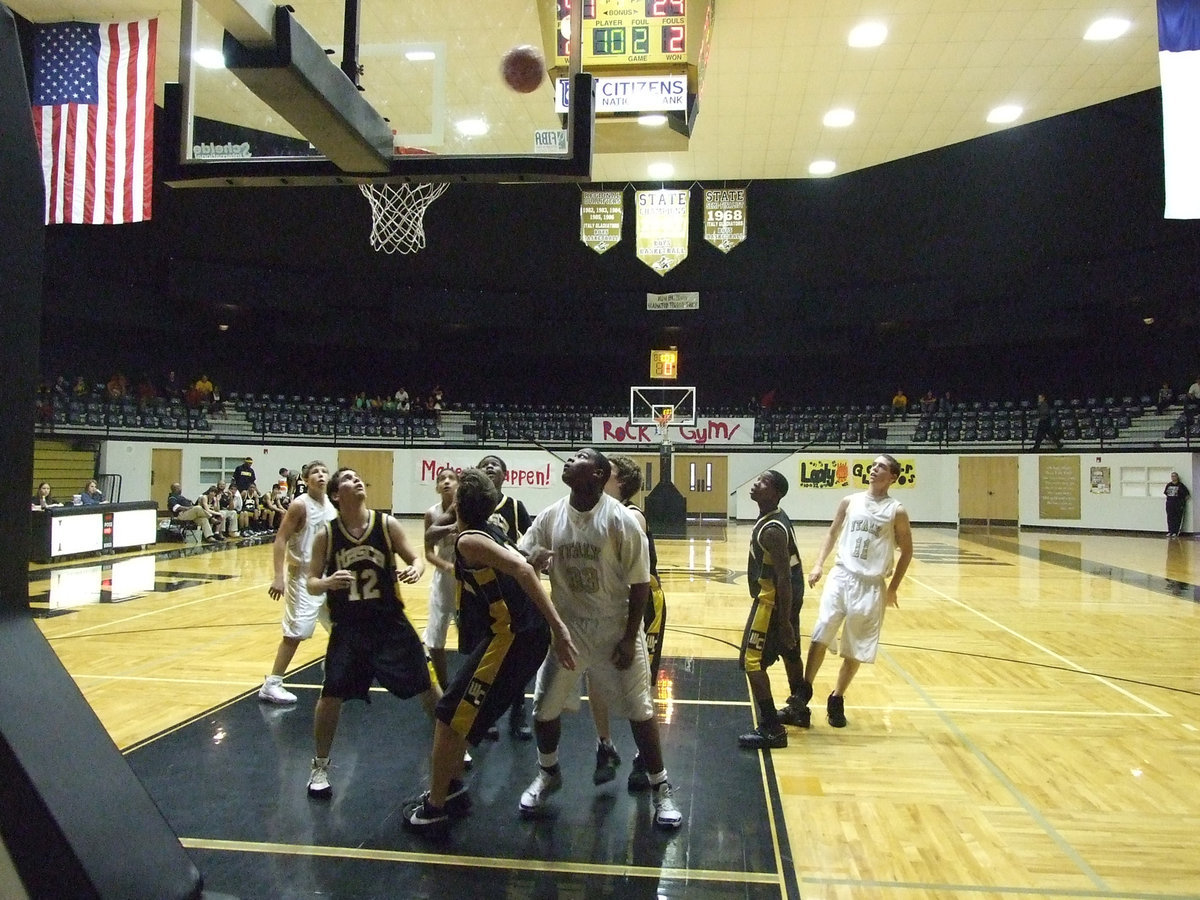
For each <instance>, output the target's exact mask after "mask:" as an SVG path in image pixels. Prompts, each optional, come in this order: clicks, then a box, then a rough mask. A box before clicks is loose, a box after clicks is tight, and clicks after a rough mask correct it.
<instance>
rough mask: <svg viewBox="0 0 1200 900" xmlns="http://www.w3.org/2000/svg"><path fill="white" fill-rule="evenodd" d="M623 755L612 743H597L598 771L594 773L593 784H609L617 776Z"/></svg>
mask: <svg viewBox="0 0 1200 900" xmlns="http://www.w3.org/2000/svg"><path fill="white" fill-rule="evenodd" d="M620 764H621V755H620V754H619V753H617V748H616V747H614V746H613V745H612V744H600V743H597V745H596V771H595V772H593V773H592V784H608V782H610V781H612V780H613V779H614V778H616V777H617V766H619V765H620Z"/></svg>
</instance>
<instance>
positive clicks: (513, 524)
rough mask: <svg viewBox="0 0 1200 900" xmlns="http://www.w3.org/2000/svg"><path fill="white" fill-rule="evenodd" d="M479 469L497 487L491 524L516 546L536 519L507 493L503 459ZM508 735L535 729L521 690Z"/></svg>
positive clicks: (494, 733)
mask: <svg viewBox="0 0 1200 900" xmlns="http://www.w3.org/2000/svg"><path fill="white" fill-rule="evenodd" d="M479 468H480V470H481V471H482V472H483V473H484V474H485V475H487V476H488V478H490V479H491V480H492V484H494V485H495V486H496V493H497V499H496V508H495V509H494V510H492V514H491V517H490V521H491V523H492V524H493V525H496V526H497V527H498V528H499V529H500V530H501V531H503V532H504V533H505V534H506V535H508V539H509V540H510V541H512V543H513V544H516V542H517V541H519V540H520V539H521V535H523V534H524V533H525V532H527V531H528V530H529V526H530V525H532V524H533V518H532V517H531V516H530V515H529V510H527V509H526V508H525V504H524V503H522V502H521V501H520V500H518V499H517V498H516V497H509V496H507V495H506V494H505V493H504V480H505V479H506V478H507V477H508V466H507V464H505V462H504V460H502V459H501V458H500V457H498V456H495V455H488V456H485V457H484V458H483V459H481V460H480V461H479ZM508 733H509V734H510V735H512V736H513V737H515V738H516V739H517V740H520V741H530V740H533V729H531V728H530V727H529V719H528V717H527V716H526V714H525V692H524V691H522V692H521V693H520V694H518V695H517V696H516V697H514V698H513V704H512V710H511V712H510V713H509V716H508ZM499 736H500V733H499V731H498V730H497V729H496V728H495V727H493V728H492V730H491V731H489V732H488V737H489V738H491V739H492V740H495V739H496V738H498V737H499Z"/></svg>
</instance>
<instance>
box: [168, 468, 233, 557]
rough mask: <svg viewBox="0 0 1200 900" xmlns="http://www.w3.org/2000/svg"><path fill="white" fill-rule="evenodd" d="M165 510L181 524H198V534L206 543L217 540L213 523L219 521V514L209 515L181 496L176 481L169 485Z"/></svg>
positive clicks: (180, 487)
mask: <svg viewBox="0 0 1200 900" xmlns="http://www.w3.org/2000/svg"><path fill="white" fill-rule="evenodd" d="M167 509H168V510H169V511H170V513H171V515H172V516H174V517H175V518H176V519H179V521H181V522H195V523H196V524H198V525H199V526H200V534H201V535H202V536H203V538H204V540H205V541H207V542H208V543H210V544H211V543H215V542H216V541H217V540H218V538H217V536H216V535H214V534H213V523H214V522H218V523H219V522H220V521H221V515H220V513H217V514H216V515H211V514H210V513H209V512H208V511H207V510H206V509H205V508H204V507H203V506H200V505H197V504H195V503H193V502H192V501H191V500H189V499H188V498H187V497H185V496H183V487H182V486H181V485H180V484H179V482H178V481H177V482H175V483H174V484H172V485H171V493H169V494H168V495H167Z"/></svg>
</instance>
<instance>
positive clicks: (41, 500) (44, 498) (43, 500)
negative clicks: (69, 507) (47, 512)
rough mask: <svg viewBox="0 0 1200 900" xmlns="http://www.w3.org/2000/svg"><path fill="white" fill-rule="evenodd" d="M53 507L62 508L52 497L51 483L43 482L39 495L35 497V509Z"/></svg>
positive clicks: (39, 486) (39, 488)
mask: <svg viewBox="0 0 1200 900" xmlns="http://www.w3.org/2000/svg"><path fill="white" fill-rule="evenodd" d="M52 506H62V504H61V503H59V502H58V501H57V500H55V499H54V498H53V497H52V496H51V495H50V482H48V481H43V482H42V483H41V484H39V485H38V489H37V493H36V494H34V495H33V502H32V508H33V509H50V507H52Z"/></svg>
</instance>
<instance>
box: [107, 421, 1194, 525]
mask: <svg viewBox="0 0 1200 900" xmlns="http://www.w3.org/2000/svg"><path fill="white" fill-rule="evenodd" d="M155 447H161V448H175V449H179V450H181V451H182V456H183V466H182V483H183V492H184V494H185V495H187V496H188V497H193V498H194V497H195V495H196V494H198V493H200V492H201V491H202V490H203V489H204V488H205V487H207V486H208V485H207V484H206V483H202V482H201V480H200V457H201V456H225V457H228V458H230V459H237V460H241V459H242V458H243V457H246V456H250V457H253V459H254V469H255V471H256V472H257V473H258V476H259V486H260V487H262V486H263V485H264V484H270V483H272V482H273V481H274V480H275V477H276V473H277V472H278V471H279V468H280V467H281V466H287V467H288V468H290V469H299V468H300V466H301V465H303V464H304V463H305V462H307V461H308V460H310V459H324V460H325V461H326V462H327V463H328V464H329V465H330V467H331V468H336V467H337V464H338V462H337V460H338V451H337V449H336V448H333V447H310V446H304V447H287V446H275V447H264V446H261V445H249V444H185V443H168V442H163V443H153V444H152V443H149V442H135V441H108V442H105V443H104V444H103V445H102V447H101V454H100V470H101V471H102V472H104V473H106V474H119V475H120V476H121V477H122V482H123V484H122V495H121V498H122V499H123V500H140V499H144V498H146V497H149V496H150V459H151V450H152V449H154V448H155ZM499 452H500V455H501V456H502V457H503V458H504V461H505V462H506V463H507V464H508V468H509V477H510V485H509V487H508V488H507V489H506V493H508V494H510V495H512V496H514V497H516V498H518V499H519V500H521V501H523V502H524V503H525V505H526V507H528V509H529V511H530V512H531V513H534V514H536V513H537V512H539V511H540V510H542V509H544V508H545V507H546V506H548V505H550V503H552V502H554V501H555V500H557V499H558V498H559V497H561V496H563V494H565V493H566V490H565V488H564V486H563V484H562V481H561V476H562V461H561V460H560V459H559V458H558V457H556V456H555V455H554V454H552V453H550V452H549V451H545V450H509V449H503V450H501V451H499ZM558 452H559V454H560V455H561V456H566V455H567V453H568V452H569V451H567V450H562V451H558ZM610 452H611V451H610ZM487 453H488V451H487V450H481V449H478V448H475V449H470V450H455V449H436V448H404V449H398V450H395V451H393V454H394V460H395V461H394V464H393V468H392V496H391V498H390V500H389V499H381V498H378V497H373V498H371V500H372V502H373V503H374V504H376V505H378V506H380V507H390V508H391V509H392V510H394V511H395V512H397V513H400V514H418V513H421V512H424V510H426V509H427V508H428V507H429V506H431V505H432V504H433V503H434V502H435V501H436V499H437V495H436V494H435V493H434V489H433V486H434V476H435V473H436V471H437V469H438V468H440V467H441V466H443V465H451V466H454V467H456V468H466V467H468V466H473V465H475V464H477V463H478V462H479V460H480V459H481V458H482V457H483V456H484V455H486V454H487ZM725 455H726V456H728V458H729V490H730V492H731V494H730V498H729V513H730V515H732V516H733V517H735V518H737V519H746V520H753V519H755V518H757V516H758V508H757V506H756V505H755V504H754V503H752V502H751V501H750V482H752V481H753V480H754V477H755V476H756V475H757V474H758V473H759V472H762V471H764V470H765V469H777V470H778V471H780V472H782V473H783V474H784V475H785V476H786V477H787V479H788V482H789V484H790V486H791V489H790V490H789V492H788V495H787V497H785V498H784V500H783V504H782V506H783V509H784V511H785V512H786V513H787V514H788V515H789V516H791V518H792V519H793V520H795V521H801V522H804V521H807V522H828V521H829V520H830V518H831V517H832V516H833V511H834V509H835V508H836V507H837V504H838V501H839V500H840V499H841V498H842V497H844V496H845V495H846V494H849V493H852V492H854V491H856V490H861V489H862V486H863V482H862V481H861V479H859V478H856V477H855V475H854V471H855V468H856V467H861V466H862V465H864V464H869V463H870V460H871V459H872V458H873V457H872V456H870V455H869V454H866V453H846V452H837V451H831V452H829V453H790V454H778V455H772V454H769V453H761V452H759V453H726V454H725ZM898 458H899V460H900V462H901V463H902V464H903V465H904V466H905V474H906V476H907V477H909V478H911V486H904V487H899V486H898V487H894V488H893V489H892V494H893V495H894V496H895V497H897V498H899V499H900V501H901V502H902V503H903V504H904V506H905V508H906V509H907V510H908V513H909V516H910V518H911V519H912V521H913V522H914V523H917V524H920V523H952V522H956V521H957V520H958V456H957V455H956V454H951V453H928V454H916V453H909V454H905V453H901V454H898ZM1017 458H1018V466H1019V475H1018V481H1019V491H1020V523H1021V525H1024V526H1047V527H1054V528H1081V529H1112V530H1130V531H1165V530H1166V517H1165V513H1164V502H1163V497H1162V485H1158V486H1157V488H1155V487H1154V486H1153V485H1152V486H1151V488H1150V496H1147V497H1126V496H1122V492H1121V469H1122V468H1123V467H1127V466H1138V467H1151V468H1162V469H1166V470H1168V471H1169V470H1172V469H1173V470H1175V471H1178V472H1179V473H1180V475H1181V477H1182V478H1183V480H1184V482H1185V483H1187V485H1188V487H1189V488H1191V489H1192V490H1193V491H1195V490H1196V486H1197V484H1200V454H1196V455H1195V456H1193V454H1190V453H1185V452H1176V453H1167V452H1164V453H1106V454H1081V455H1080V469H1081V481H1082V484H1081V497H1080V507H1081V518H1080V519H1078V520H1060V519H1049V520H1047V519H1042V518H1041V517H1040V516H1039V512H1038V505H1039V504H1038V456H1037V455H1036V454H1032V453H1024V454H1019V455H1018V457H1017ZM835 462H843V463H845V464H846V467H847V472H848V474H849V480H850V481H851V484H850V486H847V487H813V486H805V483H804V475H805V474H809V475H811V473H812V472H813V471H814V469H816V470H817V471H825V470H827V469H826V467H827V466H831V465H832V464H833V463H835ZM1097 465H1098V466H1108V467H1109V468H1110V470H1111V473H1112V492H1111V493H1109V494H1093V493H1091V492H1090V490H1089V478H1088V474H1089V472H1090V469H1091V467H1092V466H1097ZM830 471H831V470H830ZM1192 522H1193V516H1192V504H1189V506H1188V510H1187V513H1186V515H1185V516H1184V531H1188V532H1191V531H1193V528H1192Z"/></svg>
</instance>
